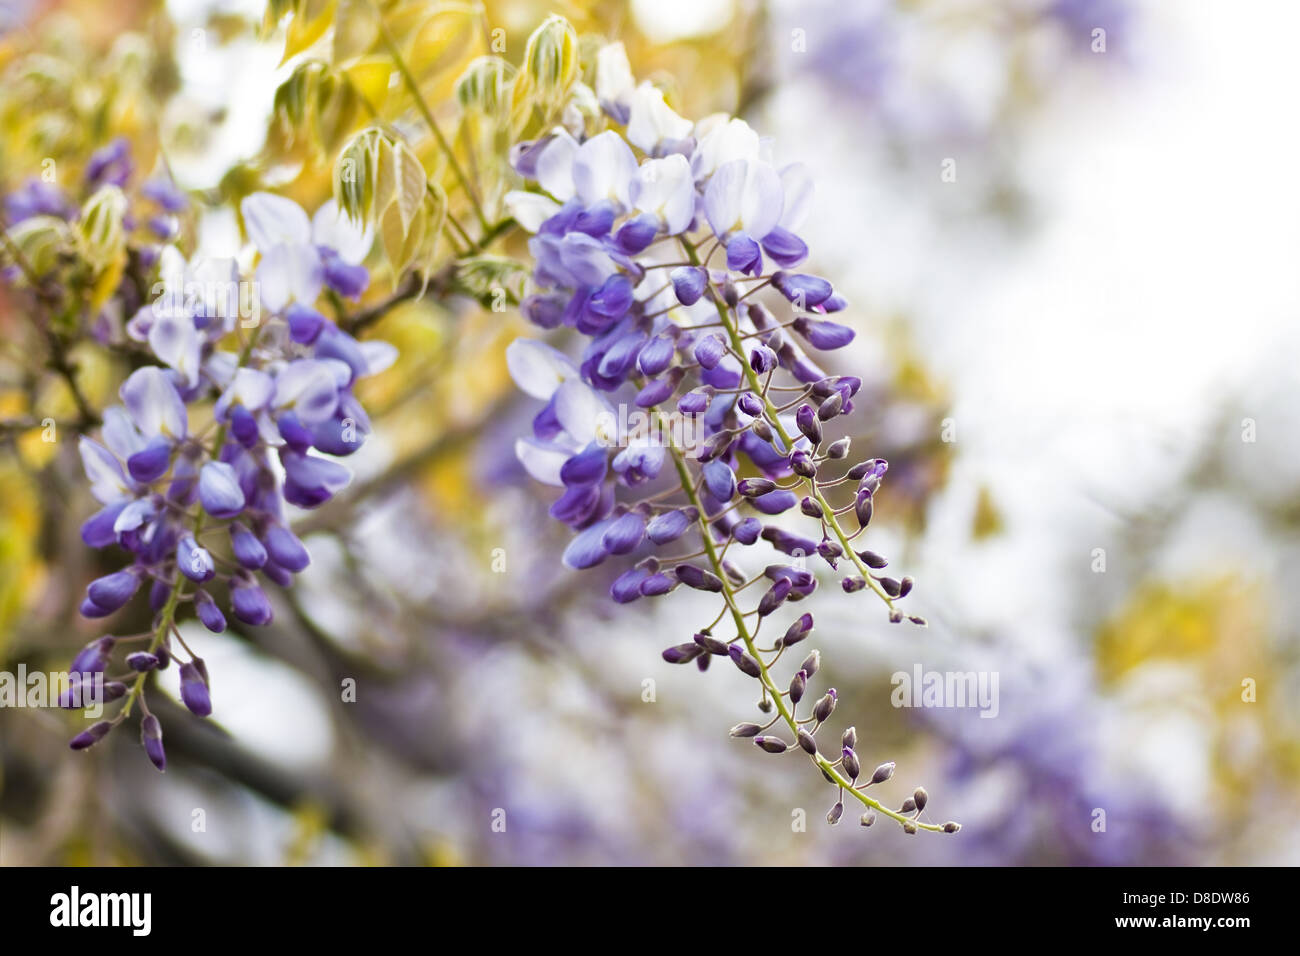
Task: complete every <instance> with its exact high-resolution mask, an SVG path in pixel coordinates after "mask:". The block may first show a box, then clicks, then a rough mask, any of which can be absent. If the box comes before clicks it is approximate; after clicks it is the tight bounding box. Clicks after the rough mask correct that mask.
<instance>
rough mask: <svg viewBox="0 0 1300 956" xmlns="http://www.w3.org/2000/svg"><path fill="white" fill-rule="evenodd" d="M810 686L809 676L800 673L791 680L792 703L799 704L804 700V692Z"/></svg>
mask: <svg viewBox="0 0 1300 956" xmlns="http://www.w3.org/2000/svg"><path fill="white" fill-rule="evenodd" d="M807 686H808V675H807V674H805V673H804V672H803V671H798V672H797V673H796V674H795V675H794V677H792V678H790V703H792V704H797V703H799V701H801V700H803V692H804V690H805V689H806V688H807Z"/></svg>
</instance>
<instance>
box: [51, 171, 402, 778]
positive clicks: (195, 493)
mask: <svg viewBox="0 0 1300 956" xmlns="http://www.w3.org/2000/svg"><path fill="white" fill-rule="evenodd" d="M111 158H112V157H110V159H111ZM109 168H111V166H110V165H105V166H104V169H105V170H107V169H109ZM105 175H107V173H105ZM168 187H169V184H165V183H162V184H157V185H155V186H154V187H152V189H151V193H150V195H151V198H152V199H153V200H154V201H155V202H157V203H159V204H160V205H161V206H163V207H164V208H173V207H175V206H176V204H177V203H178V202H179V201H180V200H179V198H178V194H176V193H175V191H174V187H171V188H168ZM241 211H242V213H243V216H244V220H245V222H246V223H247V226H248V233H249V236H250V238H251V240H252V242H253V244H254V246H255V247H256V249H257V251H258V252H259V253H260V264H259V266H258V269H257V281H256V283H253V284H252V285H253V288H254V289H255V290H256V292H257V294H256V296H251V295H247V294H244V293H245V292H246V290H247V289H248V288H249V283H247V282H246V281H244V280H242V279H241V276H240V272H239V269H238V266H237V264H236V261H235V260H234V259H195V260H191V261H189V262H186V261H185V260H184V259H183V257H182V256H181V254H180V253H179V252H178V251H177V250H176V248H175V247H174V246H166V247H165V248H164V249H163V250H162V253H161V255H160V257H159V266H158V273H159V282H160V286H159V288H160V289H161V291H162V294H161V296H160V297H159V298H158V299H157V301H155V302H154V303H152V304H150V305H148V306H145V307H144V308H142V309H141V310H140V311H139V312H138V313H137V314H136V315H134V316H133V317H132V318H131V320H130V321H129V322H128V323H127V326H126V331H127V334H128V335H129V336H130V337H131V338H132V339H134V340H136V341H137V342H139V343H141V344H142V345H143V346H145V347H147V349H148V351H149V353H150V355H151V356H152V358H153V359H154V360H155V361H157V362H159V363H160V364H158V365H146V366H144V367H141V368H139V369H137V370H136V371H135V372H133V373H132V374H131V375H130V376H129V377H128V378H127V379H126V381H125V382H124V383H123V384H122V387H121V389H120V392H119V396H120V398H121V401H122V404H121V405H117V406H113V407H110V408H108V409H107V410H106V411H105V412H104V415H103V428H102V430H101V433H100V436H99V438H98V440H97V439H94V438H90V437H83V438H82V439H81V445H80V450H81V458H82V462H83V464H84V466H85V471H86V476H87V478H88V480H89V481H90V486H91V492H92V494H93V495H94V496H95V498H96V499H97V500H98V501H99V502H100V504H101V506H102V507H101V508H100V510H99V511H97V512H96V513H95V514H93V515H92V516H91V517H90V518H89V519H87V520H86V522H85V524H84V525H83V526H82V532H81V533H82V538H83V539H84V541H85V542H86V544H88V545H90V546H91V547H95V548H106V547H118V548H120V549H121V550H122V551H123V552H125V554H126V556H127V562H126V564H125V566H124V567H123V568H122V569H121V570H119V571H116V572H113V573H112V574H108V575H105V576H104V577H101V578H99V579H97V580H95V581H93V582H91V584H90V586H89V587H88V588H87V591H86V595H85V598H84V599H83V601H82V604H81V611H82V613H83V614H84V615H85V616H86V617H91V618H99V617H107V616H108V615H111V614H113V613H114V612H115V611H117V610H119V609H120V608H122V607H123V606H125V605H126V604H127V603H128V602H130V601H131V600H132V599H133V598H134V597H135V596H136V595H137V594H138V593H144V594H147V595H148V601H149V603H150V607H151V608H152V610H153V611H154V614H155V618H154V627H153V628H152V629H151V630H150V631H148V632H146V633H145V634H143V635H138V636H137V637H136V638H131V639H119V638H113V637H105V638H101V639H99V640H97V641H95V642H92V644H91V645H90V646H88V647H87V648H86V650H84V651H82V653H81V654H80V655H79V656H78V658H77V660H76V661H75V662H74V663H73V671H74V672H78V673H82V674H86V673H89V674H93V673H96V672H102V671H104V670H105V669H107V668H108V666H109V661H110V658H111V655H112V653H113V650H114V648H115V646H116V645H117V644H120V643H123V642H124V641H125V640H141V641H147V644H145V645H144V646H145V649H144V650H141V651H136V652H135V653H132V654H131V655H129V656H128V658H127V661H126V664H127V667H128V672H127V673H126V675H125V676H123V677H120V678H119V677H111V678H110V680H120V681H125V682H126V683H127V690H126V692H125V694H124V701H125V702H124V705H123V707H122V710H121V711H120V712H119V714H118V716H117V718H115V719H114V720H112V721H109V722H108V726H109V728H110V729H111V727H112V726H115V725H116V724H117V723H118V722H120V721H121V720H122V719H124V718H125V717H126V716H127V715H128V714H129V713H130V711H131V708H132V706H133V704H135V702H136V701H137V700H138V701H139V703H140V706H141V708H142V709H144V712H145V715H146V721H149V720H150V719H151V718H150V715H149V714H148V710H147V707H146V705H145V702H144V696H143V687H144V678H145V675H147V673H148V672H150V671H152V670H155V669H163V668H166V667H167V666H168V665H169V663H170V662H171V660H172V659H173V658H176V659H177V664H178V666H179V667H180V672H181V699H182V701H183V702H184V704H185V705H186V706H187V707H188V708H189V709H190V710H191V711H192V712H193V713H195V714H197V715H199V716H207V715H209V714H210V713H211V712H212V706H213V705H212V698H211V695H210V693H209V685H208V675H207V669H206V667H205V666H204V664H203V661H202V660H200V659H199V658H197V657H195V656H194V655H193V654H192V653H190V652H189V649H188V648H186V647H184V644H183V642H180V647H174V646H173V638H176V639H177V640H178V641H179V631H177V630H176V626H175V624H176V619H177V614H178V611H179V609H180V608H181V607H182V606H184V605H192V606H193V608H194V612H195V616H196V617H197V618H198V619H199V620H200V621H201V622H202V623H203V625H204V626H205V627H207V628H208V629H209V630H210V631H214V632H221V631H223V630H225V628H226V626H227V620H228V619H227V613H229V614H230V615H231V616H233V618H234V620H235V621H236V622H238V623H239V624H243V625H253V626H256V625H263V624H266V623H268V622H269V621H270V620H271V616H272V610H271V604H270V601H269V600H268V598H267V595H266V593H265V590H264V587H265V583H266V582H267V581H269V582H271V583H273V584H276V585H279V586H288V585H290V584H291V583H292V581H293V576H294V575H295V574H297V573H298V572H300V571H302V570H303V569H304V568H305V567H306V566H307V565H308V563H309V562H310V556H309V554H308V552H307V549H306V547H305V546H304V545H303V543H302V542H301V541H300V540H299V539H298V538H297V537H296V536H295V535H294V533H293V532H292V531H291V530H290V529H289V520H288V519H289V515H288V506H289V505H296V506H299V507H303V508H312V507H315V506H317V505H320V504H322V503H323V502H325V501H328V500H329V499H330V498H331V497H332V496H333V495H334V494H335V493H336V492H337V491H339V490H340V489H341V488H343V487H344V486H345V485H346V484H347V483H348V481H349V480H350V478H351V473H350V471H349V470H348V468H347V467H346V466H344V465H343V464H342V463H341V462H339V461H337V460H336V459H337V458H339V457H343V456H347V455H350V454H352V453H353V452H355V451H356V450H357V449H358V448H360V447H361V445H362V443H363V442H364V441H365V439H366V436H367V435H368V434H369V432H370V424H369V421H368V419H367V418H366V414H365V411H364V410H363V409H362V408H361V405H360V404H359V403H358V401H357V399H356V397H355V396H354V394H353V391H352V389H353V386H354V384H355V383H356V381H357V380H358V379H360V378H363V377H365V376H367V375H372V374H375V373H376V372H379V371H382V370H383V369H384V368H386V367H387V366H388V365H389V364H391V362H392V361H393V360H394V358H395V356H396V350H395V349H393V348H392V346H390V345H388V344H386V343H382V342H373V341H368V342H359V341H357V340H356V339H354V338H353V337H352V336H351V335H349V334H348V333H346V332H344V331H343V330H342V329H340V328H339V327H338V325H336V324H335V323H334V322H333V321H331V320H330V319H328V318H326V317H325V316H324V315H323V314H321V313H320V312H317V311H316V309H315V303H316V299H317V298H318V297H319V295H320V294H321V292H322V290H323V288H325V287H326V286H328V287H329V288H332V289H334V290H335V291H337V292H339V293H340V294H342V295H347V296H352V297H355V296H357V295H360V293H361V291H363V290H364V289H365V287H366V285H367V284H368V282H369V274H368V272H367V271H366V269H365V267H364V266H362V265H361V264H360V262H361V260H362V259H363V258H364V256H365V254H366V252H367V250H368V248H369V242H370V236H369V234H368V233H367V232H362V231H361V230H360V229H356V228H353V227H351V224H350V223H348V222H347V220H346V219H341V218H340V217H339V215H338V213H337V210H336V209H335V207H334V206H333V203H327V204H326V205H325V206H323V207H322V208H321V210H320V211H319V212H318V213H317V216H316V218H315V221H314V223H313V222H312V221H311V220H309V219H308V217H307V214H306V213H305V212H304V211H303V210H302V209H301V208H300V207H299V206H297V204H295V203H293V202H292V201H290V200H287V199H284V198H282V197H279V196H274V195H271V194H268V193H257V194H254V195H251V196H249V197H247V198H246V199H245V200H244V202H243V205H242V208H241ZM201 408H202V409H210V412H211V414H210V416H208V415H207V414H205V413H196V412H198V410H199V409H201ZM209 417H210V424H208V425H206V426H203V425H200V424H199V423H200V422H203V421H207V420H208V419H209ZM92 729H93V728H92ZM105 732H106V731H105ZM87 733H89V732H87ZM92 736H93V735H92ZM102 736H103V734H102V733H101V734H99V735H98V736H93V739H92V738H91V737H87V735H86V734H82V735H79V736H78V738H77V739H76V740H75V741H74V742H73V745H74V747H75V748H77V749H81V748H83V747H87V746H90V745H91V744H92V743H94V742H95V740H98V739H99V738H100V737H102ZM143 742H144V746H145V749H146V751H147V752H148V754H149V757H150V759H151V760H152V761H153V762H154V764H155V765H156V766H157V767H158V768H159V769H160V770H161V769H163V766H164V765H165V757H164V756H163V748H162V731H161V728H160V727H159V726H158V724H157V722H156V721H153V722H151V723H146V725H145V729H144V732H143Z"/></svg>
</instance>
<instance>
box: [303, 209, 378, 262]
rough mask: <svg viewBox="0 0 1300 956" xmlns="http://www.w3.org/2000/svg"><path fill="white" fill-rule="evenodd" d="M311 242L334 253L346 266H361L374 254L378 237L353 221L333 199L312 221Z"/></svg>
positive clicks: (317, 212)
mask: <svg viewBox="0 0 1300 956" xmlns="http://www.w3.org/2000/svg"><path fill="white" fill-rule="evenodd" d="M311 238H312V241H313V242H315V243H316V245H318V246H326V247H327V248H330V249H333V250H334V251H335V252H337V253H338V254H339V258H340V259H342V260H343V261H344V262H347V263H350V264H352V265H354V266H357V265H360V264H361V263H362V261H363V260H364V259H365V258H366V256H367V255H368V254H369V253H370V246H371V244H372V243H373V242H374V238H375V234H374V231H373V230H372V229H371V228H370V227H369V226H368V225H367V226H363V225H362V224H360V223H357V222H355V221H353V220H352V219H349V218H348V217H347V215H346V214H345V213H344V212H343V210H342V209H340V208H339V204H338V203H337V202H335V201H334V200H333V199H327V200H326V201H325V202H324V203H322V204H321V207H320V208H319V209H317V210H316V215H314V216H313V217H312V220H311Z"/></svg>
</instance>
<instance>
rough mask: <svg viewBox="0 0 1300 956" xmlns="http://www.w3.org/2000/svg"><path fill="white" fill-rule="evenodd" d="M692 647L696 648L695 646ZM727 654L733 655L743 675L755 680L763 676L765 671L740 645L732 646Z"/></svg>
mask: <svg viewBox="0 0 1300 956" xmlns="http://www.w3.org/2000/svg"><path fill="white" fill-rule="evenodd" d="M691 646H692V647H695V645H691ZM696 650H699V648H698V647H697V648H696ZM727 653H728V654H730V655H731V659H732V661H734V662H735V664H736V667H738V668H739V669H740V672H741V673H742V674H746V675H748V676H749V677H754V678H758V677H762V676H763V671H762V669H761V668H760V667H759V666H758V662H757V661H756V660H754V658H752V657H750V656H749V655H748V654H746V653H745V652H744V651H742V650H741V649H740V647H739V646H738V645H736V644H732V645H731V647H729V648H728V649H727Z"/></svg>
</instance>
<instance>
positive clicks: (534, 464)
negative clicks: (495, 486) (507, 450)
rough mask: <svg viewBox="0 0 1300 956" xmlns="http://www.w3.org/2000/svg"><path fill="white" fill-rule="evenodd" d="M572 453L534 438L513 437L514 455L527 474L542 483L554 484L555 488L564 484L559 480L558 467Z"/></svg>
mask: <svg viewBox="0 0 1300 956" xmlns="http://www.w3.org/2000/svg"><path fill="white" fill-rule="evenodd" d="M572 455H573V452H571V451H568V450H566V449H564V448H560V447H557V446H555V445H551V444H548V443H546V442H543V441H538V440H537V439H536V438H517V439H515V457H516V458H518V459H519V463H520V464H521V465H523V466H524V470H525V471H527V472H528V474H530V475H532V476H533V477H534V478H535V479H536V480H538V481H540V482H541V483H542V484H544V485H554V486H556V487H557V488H558V487H562V486H563V485H564V482H563V481H561V480H560V469H561V468H563V467H564V463H565V462H566V461H568V460H569V458H570V457H571V456H572Z"/></svg>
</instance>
